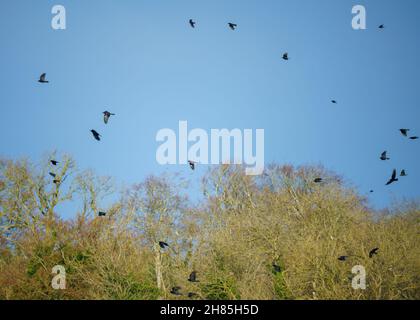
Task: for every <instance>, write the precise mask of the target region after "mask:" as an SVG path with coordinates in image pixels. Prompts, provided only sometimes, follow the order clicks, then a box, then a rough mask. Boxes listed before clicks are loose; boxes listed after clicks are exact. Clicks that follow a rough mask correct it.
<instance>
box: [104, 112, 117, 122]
mask: <svg viewBox="0 0 420 320" xmlns="http://www.w3.org/2000/svg"><path fill="white" fill-rule="evenodd" d="M103 114H104V122H105V124H107V123H108V120H109V118H110V117H111V116H115V113H111V112H109V111H104V112H103Z"/></svg>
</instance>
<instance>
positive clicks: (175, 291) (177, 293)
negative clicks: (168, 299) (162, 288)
mask: <svg viewBox="0 0 420 320" xmlns="http://www.w3.org/2000/svg"><path fill="white" fill-rule="evenodd" d="M179 290H181V287H172V289H171V294H173V295H175V296H182V294H181V293H180V292H179Z"/></svg>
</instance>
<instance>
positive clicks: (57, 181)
mask: <svg viewBox="0 0 420 320" xmlns="http://www.w3.org/2000/svg"><path fill="white" fill-rule="evenodd" d="M53 183H54V184H57V185H58V184H60V183H61V181H60V179H54V180H53Z"/></svg>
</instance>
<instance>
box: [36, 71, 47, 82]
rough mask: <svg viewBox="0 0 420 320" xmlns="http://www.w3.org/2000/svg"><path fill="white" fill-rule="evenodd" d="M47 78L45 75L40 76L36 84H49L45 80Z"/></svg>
mask: <svg viewBox="0 0 420 320" xmlns="http://www.w3.org/2000/svg"><path fill="white" fill-rule="evenodd" d="M46 76H47V74H46V73H43V74H41V76H40V77H39V80H38V82H39V83H49V81H47V80H45V77H46Z"/></svg>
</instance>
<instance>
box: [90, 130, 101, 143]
mask: <svg viewBox="0 0 420 320" xmlns="http://www.w3.org/2000/svg"><path fill="white" fill-rule="evenodd" d="M90 132H92V134H93V137H94V138H95V139H96V140H98V141H101V138H100V137H101V135H100V134H99V133H97V132H96V131H95V130H90Z"/></svg>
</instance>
